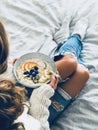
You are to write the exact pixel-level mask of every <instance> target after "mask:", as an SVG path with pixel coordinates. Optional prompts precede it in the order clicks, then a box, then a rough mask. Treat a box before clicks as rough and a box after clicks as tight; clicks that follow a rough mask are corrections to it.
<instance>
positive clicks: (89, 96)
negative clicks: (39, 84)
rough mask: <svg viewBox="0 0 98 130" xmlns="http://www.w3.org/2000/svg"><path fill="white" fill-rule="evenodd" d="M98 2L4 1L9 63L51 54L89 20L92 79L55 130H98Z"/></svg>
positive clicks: (86, 52)
mask: <svg viewBox="0 0 98 130" xmlns="http://www.w3.org/2000/svg"><path fill="white" fill-rule="evenodd" d="M97 10H98V0H28V1H26V0H0V19H2V21H3V22H4V24H5V26H6V30H7V32H8V37H9V42H10V55H9V60H11V59H12V58H14V57H19V56H21V55H22V54H24V53H27V52H32V51H38V52H43V53H45V54H47V55H48V54H49V53H50V51H51V50H52V49H53V48H54V47H55V46H56V45H57V44H58V43H59V42H63V41H64V40H65V39H66V37H67V36H68V35H69V34H71V33H72V32H73V29H74V26H75V23H76V22H77V21H78V20H79V19H80V18H81V17H87V18H88V20H89V27H88V30H87V34H86V37H85V39H84V40H83V47H84V49H83V51H82V54H81V57H82V60H83V61H84V62H85V64H86V65H87V67H88V69H89V71H90V79H89V81H88V82H87V83H86V85H85V87H84V88H83V90H82V91H81V93H80V94H79V96H78V98H77V99H76V100H75V101H74V102H73V103H72V105H70V107H68V109H67V110H66V111H64V113H63V114H62V115H61V116H60V118H59V119H58V120H57V121H56V122H55V123H54V124H53V125H52V127H51V130H98V51H97V50H98V11H97Z"/></svg>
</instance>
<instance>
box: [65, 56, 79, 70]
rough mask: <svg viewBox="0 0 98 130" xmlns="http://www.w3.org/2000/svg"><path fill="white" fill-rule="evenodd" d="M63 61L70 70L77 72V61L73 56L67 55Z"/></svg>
mask: <svg viewBox="0 0 98 130" xmlns="http://www.w3.org/2000/svg"><path fill="white" fill-rule="evenodd" d="M62 60H65V63H66V65H67V66H68V68H70V69H71V70H73V72H74V71H76V68H77V65H78V63H77V59H76V58H75V57H74V56H72V55H65V56H64V57H63V58H62Z"/></svg>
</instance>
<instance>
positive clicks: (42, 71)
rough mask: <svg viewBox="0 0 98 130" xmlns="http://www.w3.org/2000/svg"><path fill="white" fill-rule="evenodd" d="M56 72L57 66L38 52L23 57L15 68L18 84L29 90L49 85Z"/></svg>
mask: <svg viewBox="0 0 98 130" xmlns="http://www.w3.org/2000/svg"><path fill="white" fill-rule="evenodd" d="M56 70H57V68H56V65H55V63H54V61H53V60H52V59H51V58H50V57H49V56H47V55H45V54H43V53H36V52H33V53H27V54H24V55H22V56H21V57H20V58H19V59H17V60H16V62H15V64H14V66H13V74H14V76H15V78H16V80H17V82H18V83H19V84H21V85H22V86H25V87H28V88H36V87H39V86H40V85H42V84H43V83H48V82H49V81H50V77H51V74H52V73H56ZM34 74H35V75H34ZM49 76H50V77H49ZM45 78H46V79H45Z"/></svg>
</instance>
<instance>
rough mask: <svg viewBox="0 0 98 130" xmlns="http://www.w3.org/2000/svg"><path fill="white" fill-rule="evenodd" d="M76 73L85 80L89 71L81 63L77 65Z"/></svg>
mask: <svg viewBox="0 0 98 130" xmlns="http://www.w3.org/2000/svg"><path fill="white" fill-rule="evenodd" d="M78 73H79V74H80V76H81V77H82V78H84V80H85V81H87V80H88V79H89V71H88V69H87V68H86V67H85V66H83V65H80V64H79V65H78Z"/></svg>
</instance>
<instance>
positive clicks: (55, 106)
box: [49, 34, 84, 125]
mask: <svg viewBox="0 0 98 130" xmlns="http://www.w3.org/2000/svg"><path fill="white" fill-rule="evenodd" d="M82 49H83V45H82V42H81V38H80V36H79V35H77V34H74V35H72V36H70V37H69V38H68V40H67V41H65V42H63V44H60V45H59V46H58V47H57V48H56V50H55V52H56V53H55V52H54V55H55V56H53V57H52V58H53V59H54V61H57V60H59V59H60V58H62V57H63V56H64V54H66V52H67V53H72V54H74V55H75V57H76V58H77V61H78V63H80V64H83V62H82V61H81V58H80V53H81V50H82ZM83 65H84V64H83ZM51 100H52V104H51V106H50V107H49V112H50V116H49V123H50V125H51V123H53V121H54V120H55V119H56V118H57V117H58V116H59V115H60V114H61V113H62V112H63V111H64V110H65V109H66V108H67V107H68V106H69V105H70V103H71V102H72V101H73V100H74V99H69V100H66V99H65V98H64V97H63V96H62V95H61V94H59V93H58V91H56V92H55V94H54V96H53V97H52V98H51Z"/></svg>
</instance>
